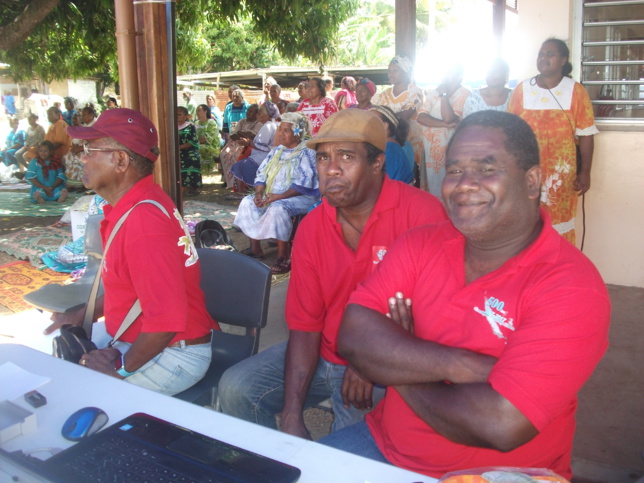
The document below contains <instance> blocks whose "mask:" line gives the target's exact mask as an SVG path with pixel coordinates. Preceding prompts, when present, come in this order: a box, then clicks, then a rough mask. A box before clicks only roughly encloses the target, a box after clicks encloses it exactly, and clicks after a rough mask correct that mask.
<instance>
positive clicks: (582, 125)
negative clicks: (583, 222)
mask: <svg viewBox="0 0 644 483" xmlns="http://www.w3.org/2000/svg"><path fill="white" fill-rule="evenodd" d="M555 97H556V99H557V100H555ZM508 112H511V113H513V114H517V115H519V116H521V117H522V118H523V119H524V120H525V121H526V122H527V123H528V124H529V125H530V127H531V128H532V130H533V131H534V133H535V135H536V136H537V141H539V154H540V158H541V162H540V164H541V204H542V206H544V207H545V209H546V210H547V211H548V213H549V214H550V218H551V219H552V225H553V227H554V228H555V229H556V230H557V231H558V232H559V233H560V234H561V235H563V236H564V238H566V239H567V240H569V241H570V242H572V243H575V215H576V212H577V201H578V196H577V192H576V191H575V189H574V183H575V180H576V178H577V173H576V164H577V153H576V147H575V136H593V135H594V134H597V133H598V132H599V130H598V129H597V127H595V118H594V116H593V107H592V104H591V102H590V97H589V96H588V92H586V89H585V88H584V87H583V86H582V85H581V84H579V83H578V82H575V81H574V80H572V79H570V78H569V77H564V78H563V79H562V80H561V82H560V83H559V85H558V86H557V87H554V88H553V89H551V90H550V91H549V90H548V89H542V88H541V87H539V86H538V85H537V84H536V82H535V81H534V80H533V79H531V80H526V81H523V82H522V83H521V84H519V85H518V86H517V88H516V89H515V90H514V92H513V93H512V98H511V99H510V104H509V106H508Z"/></svg>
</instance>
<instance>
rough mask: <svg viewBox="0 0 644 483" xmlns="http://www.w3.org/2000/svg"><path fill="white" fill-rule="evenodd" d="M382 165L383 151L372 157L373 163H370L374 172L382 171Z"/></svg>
mask: <svg viewBox="0 0 644 483" xmlns="http://www.w3.org/2000/svg"><path fill="white" fill-rule="evenodd" d="M384 165H385V153H380V154H379V155H377V156H376V159H374V161H373V164H372V165H371V166H372V168H373V172H374V174H380V173H382V170H383V167H384Z"/></svg>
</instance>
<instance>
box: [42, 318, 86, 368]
mask: <svg viewBox="0 0 644 483" xmlns="http://www.w3.org/2000/svg"><path fill="white" fill-rule="evenodd" d="M52 345H53V347H54V351H53V354H54V357H57V358H58V359H63V360H65V361H69V362H73V363H74V364H78V361H80V358H81V357H82V356H83V354H89V353H90V352H91V351H93V350H96V349H97V347H96V344H94V343H93V342H92V341H91V340H89V339H88V338H87V334H86V333H85V330H84V329H83V328H82V327H79V326H77V325H72V324H65V325H63V326H62V327H61V328H60V335H58V336H56V337H54V340H53V342H52Z"/></svg>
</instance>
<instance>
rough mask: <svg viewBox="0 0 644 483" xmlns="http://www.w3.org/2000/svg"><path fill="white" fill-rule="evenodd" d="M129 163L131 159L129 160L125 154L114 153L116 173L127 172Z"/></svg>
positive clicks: (120, 152)
mask: <svg viewBox="0 0 644 483" xmlns="http://www.w3.org/2000/svg"><path fill="white" fill-rule="evenodd" d="M131 161H132V158H130V155H129V154H128V153H127V152H125V151H116V163H115V166H114V168H115V169H116V172H117V173H119V172H120V173H124V172H125V171H127V169H128V168H129V167H130V163H131Z"/></svg>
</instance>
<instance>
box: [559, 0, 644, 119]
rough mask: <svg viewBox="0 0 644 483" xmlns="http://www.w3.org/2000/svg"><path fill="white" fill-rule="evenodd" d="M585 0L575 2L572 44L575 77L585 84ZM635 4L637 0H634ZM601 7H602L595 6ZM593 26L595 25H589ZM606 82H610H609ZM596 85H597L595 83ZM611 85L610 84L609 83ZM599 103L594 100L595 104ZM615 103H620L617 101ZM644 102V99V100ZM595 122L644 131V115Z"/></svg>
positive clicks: (642, 84)
mask: <svg viewBox="0 0 644 483" xmlns="http://www.w3.org/2000/svg"><path fill="white" fill-rule="evenodd" d="M584 3H585V2H584V0H574V4H573V35H572V45H571V47H572V48H571V51H572V52H571V56H572V59H571V62H572V65H573V69H574V70H573V72H574V74H575V77H576V78H578V79H579V81H580V82H581V83H582V84H584V79H583V70H582V60H583V38H584V36H583V33H584ZM634 4H635V2H634ZM593 8H600V7H593ZM588 28H593V27H588ZM605 84H609V83H608V82H607V83H605ZM594 85H597V84H595V83H594ZM609 85H610V84H609ZM640 86H642V87H640V89H642V88H644V81H642V82H640ZM597 104H599V103H597V102H593V105H597ZM615 104H619V102H616V103H615ZM642 104H644V100H642ZM595 124H596V125H597V127H598V128H599V129H600V130H602V131H644V117H637V118H626V117H623V118H620V117H617V118H609V117H596V118H595Z"/></svg>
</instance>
